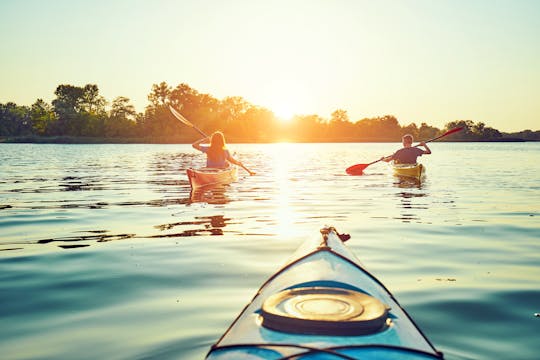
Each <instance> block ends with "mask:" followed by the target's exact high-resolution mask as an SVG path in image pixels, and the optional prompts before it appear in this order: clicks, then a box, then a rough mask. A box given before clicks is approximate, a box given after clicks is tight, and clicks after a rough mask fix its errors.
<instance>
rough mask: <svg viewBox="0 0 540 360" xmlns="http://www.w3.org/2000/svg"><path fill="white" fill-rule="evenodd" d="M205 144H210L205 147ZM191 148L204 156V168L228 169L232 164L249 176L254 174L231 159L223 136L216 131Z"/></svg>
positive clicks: (240, 163) (196, 142) (239, 162)
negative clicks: (239, 167)
mask: <svg viewBox="0 0 540 360" xmlns="http://www.w3.org/2000/svg"><path fill="white" fill-rule="evenodd" d="M205 143H210V144H209V145H206V144H205ZM191 146H193V147H194V148H195V149H197V150H199V151H202V152H203V153H205V154H206V167H210V168H220V169H222V168H226V167H229V163H232V164H235V165H238V166H241V167H242V168H243V169H244V170H246V171H247V172H248V173H249V175H254V174H255V173H254V172H252V171H251V170H249V169H248V168H246V167H245V166H244V164H242V162H241V161H238V160H236V159H235V158H233V157H232V155H231V153H230V152H229V150H228V149H227V146H226V144H225V136H224V135H223V133H222V132H221V131H216V132H214V133H213V134H212V135H211V136H209V137H206V138H204V139H201V140H198V141H195V142H194V143H193V144H191Z"/></svg>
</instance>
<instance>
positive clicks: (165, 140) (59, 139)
mask: <svg viewBox="0 0 540 360" xmlns="http://www.w3.org/2000/svg"><path fill="white" fill-rule="evenodd" d="M192 141H195V140H184V139H178V138H169V137H162V138H102V137H75V136H50V137H40V136H17V137H0V144H1V143H6V144H191V143H192ZM538 141H540V140H531V139H521V138H502V139H485V140H462V139H458V140H440V141H438V142H471V143H473V142H504V143H507V142H510V143H515V142H538ZM279 142H290V143H395V142H398V141H397V140H396V139H384V138H373V139H366V140H353V139H326V140H323V139H313V140H312V141H245V140H240V139H234V138H232V139H230V140H229V141H228V143H230V144H272V143H279Z"/></svg>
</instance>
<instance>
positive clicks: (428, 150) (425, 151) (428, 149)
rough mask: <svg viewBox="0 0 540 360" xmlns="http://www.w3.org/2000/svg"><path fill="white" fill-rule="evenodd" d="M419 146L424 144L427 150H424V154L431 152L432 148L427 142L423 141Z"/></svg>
mask: <svg viewBox="0 0 540 360" xmlns="http://www.w3.org/2000/svg"><path fill="white" fill-rule="evenodd" d="M418 146H423V147H424V148H425V149H426V150H424V154H426V155H427V154H431V149H430V148H429V147H428V146H427V144H426V143H425V142H423V141H422V142H421V143H420V144H418Z"/></svg>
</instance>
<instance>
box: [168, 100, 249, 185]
mask: <svg viewBox="0 0 540 360" xmlns="http://www.w3.org/2000/svg"><path fill="white" fill-rule="evenodd" d="M169 110H171V113H172V114H173V115H174V117H175V118H177V119H178V120H180V121H181V122H183V123H184V124H186V125H187V126H189V127H191V128H193V129H195V130H197V131H198V132H199V134H201V135H202V136H204V137H205V138H207V137H209V136H208V135H206V134H205V133H204V132H203V131H202V130H201V129H199V128H198V127H196V126H195V125H193V124H192V123H191V121H189V120H188V119H186V118H185V117H184V116H183V115H182V114H180V112H179V111H178V110H176V109H175V108H174V107H173V106H172V105H169ZM238 165H240V166H241V167H242V169H244V170H246V171H247V172H248V173H249V175H255V173H254V172H253V171H251V170H249V169H248V168H247V167H245V166H244V164H242V163H239V164H238Z"/></svg>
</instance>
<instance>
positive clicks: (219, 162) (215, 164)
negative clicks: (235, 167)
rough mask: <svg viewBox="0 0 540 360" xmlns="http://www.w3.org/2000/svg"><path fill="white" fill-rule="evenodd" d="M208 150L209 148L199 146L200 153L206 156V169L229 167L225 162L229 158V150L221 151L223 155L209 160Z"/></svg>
mask: <svg viewBox="0 0 540 360" xmlns="http://www.w3.org/2000/svg"><path fill="white" fill-rule="evenodd" d="M208 149H210V146H204V145H201V151H202V152H203V153H205V154H206V167H210V168H226V167H228V166H229V162H228V161H227V160H228V159H229V158H230V157H231V154H230V153H229V150H226V149H225V150H223V153H221V154H220V155H218V156H217V157H215V158H212V159H210V157H209V156H208Z"/></svg>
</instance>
